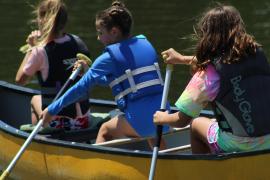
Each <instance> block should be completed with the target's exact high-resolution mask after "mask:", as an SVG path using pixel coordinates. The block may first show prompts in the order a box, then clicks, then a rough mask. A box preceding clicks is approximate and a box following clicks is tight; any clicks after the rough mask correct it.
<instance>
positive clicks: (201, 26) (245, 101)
mask: <svg viewBox="0 0 270 180" xmlns="http://www.w3.org/2000/svg"><path fill="white" fill-rule="evenodd" d="M196 33H197V35H198V42H197V49H196V56H184V55H182V54H180V53H177V52H176V51H175V50H173V49H169V50H167V51H164V52H162V55H164V56H165V61H166V62H167V63H172V64H193V65H194V67H195V69H194V70H195V73H194V75H193V77H192V79H191V80H190V82H189V84H188V85H187V87H186V88H185V90H184V92H183V93H182V94H181V96H180V97H179V99H178V100H177V102H176V103H175V105H176V106H177V107H178V108H179V112H177V113H173V114H168V113H167V112H161V111H157V112H156V113H155V114H154V122H155V123H156V124H169V125H172V126H176V127H183V126H186V125H187V124H189V123H190V124H191V131H190V132H191V147H192V152H193V153H221V152H243V151H254V150H262V149H269V148H270V121H269V116H270V111H269V101H270V93H269V92H270V66H269V63H268V62H267V58H266V56H265V55H264V53H263V50H262V48H261V45H259V44H258V43H257V42H256V41H255V39H254V37H253V36H251V35H249V34H248V33H247V32H246V30H245V26H244V22H243V20H242V18H241V15H240V13H239V12H238V10H237V9H236V8H234V7H233V6H226V5H217V6H216V7H214V8H212V9H210V10H208V11H207V12H206V13H205V14H204V16H203V17H202V18H201V19H200V21H199V23H198V27H197V31H196ZM192 61H193V62H194V63H192ZM207 103H211V104H212V105H213V110H214V112H215V116H216V121H213V120H211V119H209V118H206V117H198V116H199V114H200V111H201V110H202V109H203V108H204V107H205V106H206V105H207Z"/></svg>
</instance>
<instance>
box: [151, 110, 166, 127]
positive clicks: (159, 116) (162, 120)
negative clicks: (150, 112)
mask: <svg viewBox="0 0 270 180" xmlns="http://www.w3.org/2000/svg"><path fill="white" fill-rule="evenodd" d="M168 116H169V112H168V111H165V112H162V111H156V113H155V114H154V118H153V119H154V123H155V124H156V125H162V124H166V120H167V118H168Z"/></svg>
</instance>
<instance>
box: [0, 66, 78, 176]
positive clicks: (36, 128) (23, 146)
mask: <svg viewBox="0 0 270 180" xmlns="http://www.w3.org/2000/svg"><path fill="white" fill-rule="evenodd" d="M81 68H82V66H79V67H78V68H77V69H76V70H75V71H73V72H72V74H71V75H70V77H69V78H68V80H67V81H66V83H65V84H64V85H63V86H62V88H61V89H60V91H59V92H58V93H57V95H56V96H55V98H54V100H53V102H54V101H56V100H57V99H58V98H59V97H60V96H61V94H62V93H63V91H64V90H65V89H66V87H68V86H69V85H70V84H71V82H73V81H74V80H75V78H76V77H77V76H78V74H79V73H80V71H81ZM42 125H43V119H41V120H39V122H38V124H37V125H36V127H35V128H34V130H33V131H32V132H31V134H30V135H29V137H28V138H27V139H26V141H25V142H24V144H23V145H22V147H21V148H20V150H19V151H18V152H17V154H16V155H15V157H14V158H13V159H12V161H11V163H10V164H9V165H8V167H7V169H6V170H5V171H4V172H3V173H2V175H1V177H0V180H4V179H5V178H6V177H8V175H9V173H10V172H11V170H12V169H13V168H14V166H15V165H16V163H17V161H18V160H19V159H20V157H21V156H22V154H23V153H24V151H25V150H26V148H27V146H28V145H29V144H30V143H31V141H32V139H33V138H34V137H35V136H36V135H37V133H38V131H39V129H40V128H41V127H42Z"/></svg>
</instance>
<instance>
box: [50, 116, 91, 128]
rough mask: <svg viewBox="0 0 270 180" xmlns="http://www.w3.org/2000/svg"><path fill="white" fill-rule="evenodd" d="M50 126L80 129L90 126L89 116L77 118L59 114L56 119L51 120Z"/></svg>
mask: <svg viewBox="0 0 270 180" xmlns="http://www.w3.org/2000/svg"><path fill="white" fill-rule="evenodd" d="M49 127H51V128H56V129H64V130H67V131H69V130H78V129H85V128H88V127H89V117H88V116H82V117H78V118H76V119H72V118H70V117H63V116H59V117H56V119H55V120H53V121H51V122H50V124H49Z"/></svg>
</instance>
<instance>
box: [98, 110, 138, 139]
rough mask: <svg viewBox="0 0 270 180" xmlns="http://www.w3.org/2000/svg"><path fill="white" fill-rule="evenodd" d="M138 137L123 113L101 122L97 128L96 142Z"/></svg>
mask: <svg viewBox="0 0 270 180" xmlns="http://www.w3.org/2000/svg"><path fill="white" fill-rule="evenodd" d="M125 136H126V137H140V136H139V135H138V134H137V132H136V131H135V130H134V129H133V128H132V127H131V126H130V125H129V123H128V122H127V120H126V119H125V117H124V116H123V115H119V116H116V117H114V118H112V119H111V120H109V121H108V122H105V123H103V124H102V126H101V127H100V129H99V132H98V135H97V139H96V143H101V142H105V141H109V140H112V139H114V138H121V137H125Z"/></svg>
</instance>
